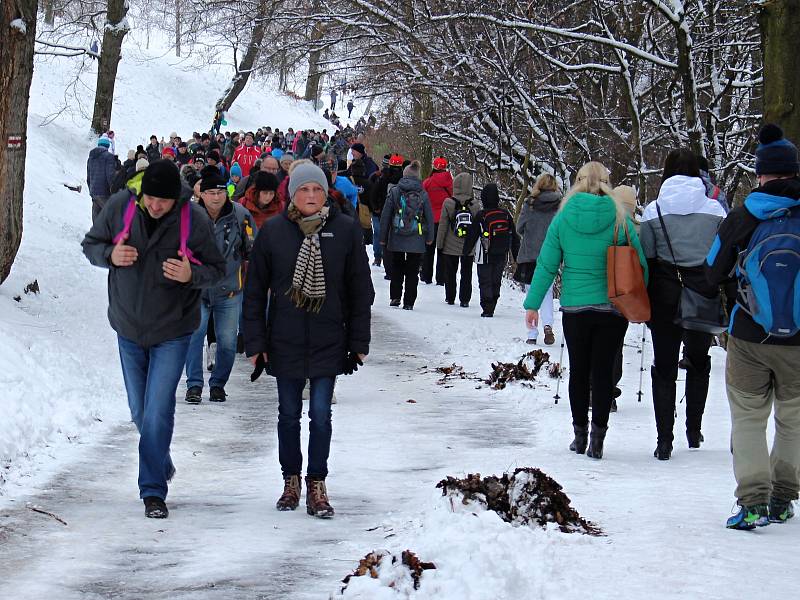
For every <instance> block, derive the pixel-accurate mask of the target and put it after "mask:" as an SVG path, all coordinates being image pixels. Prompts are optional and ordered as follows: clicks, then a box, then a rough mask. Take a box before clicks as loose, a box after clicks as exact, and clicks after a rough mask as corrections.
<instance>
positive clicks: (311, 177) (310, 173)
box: [289, 164, 328, 198]
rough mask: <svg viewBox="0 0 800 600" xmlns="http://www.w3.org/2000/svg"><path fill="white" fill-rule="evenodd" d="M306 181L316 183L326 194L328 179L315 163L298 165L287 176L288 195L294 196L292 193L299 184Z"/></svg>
mask: <svg viewBox="0 0 800 600" xmlns="http://www.w3.org/2000/svg"><path fill="white" fill-rule="evenodd" d="M306 183H318V184H319V185H321V186H322V189H324V190H325V195H326V196H327V195H328V179H327V177H325V173H323V172H322V169H320V168H319V167H318V166H317V165H312V164H303V165H298V166H297V167H295V168H294V170H293V171H292V174H291V175H290V176H289V197H290V198H294V193H295V192H296V191H297V188H299V187H300V186H301V185H304V184H306Z"/></svg>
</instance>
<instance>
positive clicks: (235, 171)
mask: <svg viewBox="0 0 800 600" xmlns="http://www.w3.org/2000/svg"><path fill="white" fill-rule="evenodd" d="M241 176H242V167H240V166H239V163H233V166H232V167H231V177H241Z"/></svg>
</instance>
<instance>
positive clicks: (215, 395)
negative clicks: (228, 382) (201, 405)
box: [208, 386, 227, 402]
mask: <svg viewBox="0 0 800 600" xmlns="http://www.w3.org/2000/svg"><path fill="white" fill-rule="evenodd" d="M226 397H227V394H226V393H225V388H221V387H217V386H214V387H212V388H211V392H210V393H209V395H208V399H209V400H211V402H225V398H226Z"/></svg>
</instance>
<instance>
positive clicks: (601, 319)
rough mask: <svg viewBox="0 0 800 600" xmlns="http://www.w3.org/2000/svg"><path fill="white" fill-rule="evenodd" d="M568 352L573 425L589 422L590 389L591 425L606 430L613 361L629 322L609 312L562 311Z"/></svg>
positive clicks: (611, 388)
mask: <svg viewBox="0 0 800 600" xmlns="http://www.w3.org/2000/svg"><path fill="white" fill-rule="evenodd" d="M561 325H562V327H563V328H564V339H565V340H566V342H567V351H568V352H569V405H570V408H571V409H572V424H573V425H577V426H579V427H586V426H587V425H588V423H589V390H590V388H591V393H592V423H593V424H595V425H598V426H600V427H608V413H609V412H610V410H611V398H612V395H613V390H614V378H613V369H614V360H615V359H616V356H617V350H618V349H619V347H620V344H621V343H622V340H623V338H624V336H625V331H626V330H627V328H628V321H627V320H625V318H624V317H621V316H620V315H618V314H616V313H612V312H604V311H598V310H583V311H580V312H565V313H564V316H563V318H562V319H561Z"/></svg>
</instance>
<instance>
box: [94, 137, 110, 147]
mask: <svg viewBox="0 0 800 600" xmlns="http://www.w3.org/2000/svg"><path fill="white" fill-rule="evenodd" d="M97 145H98V146H102V147H103V148H111V140H110V139H108V138H107V137H106V136H103V137H101V138H100V139H99V140H97Z"/></svg>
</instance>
